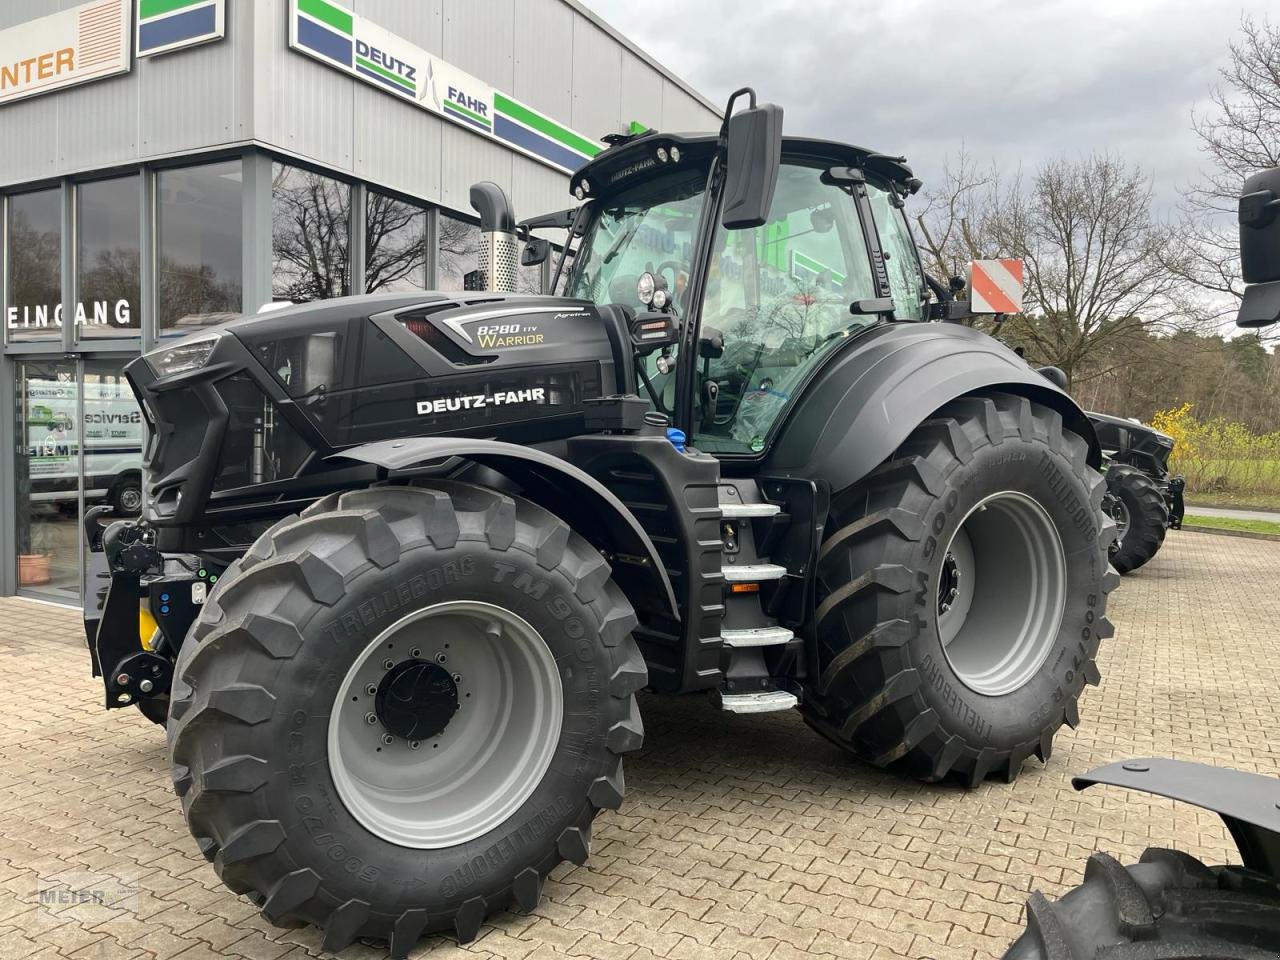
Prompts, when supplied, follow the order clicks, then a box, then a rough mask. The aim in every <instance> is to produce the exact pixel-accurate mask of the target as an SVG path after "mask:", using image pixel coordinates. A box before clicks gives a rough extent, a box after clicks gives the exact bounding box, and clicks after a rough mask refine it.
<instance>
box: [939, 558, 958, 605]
mask: <svg viewBox="0 0 1280 960" xmlns="http://www.w3.org/2000/svg"><path fill="white" fill-rule="evenodd" d="M958 596H960V567H959V565H958V564H957V563H956V555H955V554H954V553H952V552H951V551H950V550H948V551H947V555H946V556H945V557H944V558H943V560H942V572H941V574H940V575H939V577H938V613H946V612H947V611H948V610H950V609H951V605H952V604H953V603H955V602H956V598H957V597H958Z"/></svg>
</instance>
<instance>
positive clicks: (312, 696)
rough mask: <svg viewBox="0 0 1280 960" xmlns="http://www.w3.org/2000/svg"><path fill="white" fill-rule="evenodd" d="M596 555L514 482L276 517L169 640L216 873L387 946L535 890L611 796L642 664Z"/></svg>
mask: <svg viewBox="0 0 1280 960" xmlns="http://www.w3.org/2000/svg"><path fill="white" fill-rule="evenodd" d="M635 623H636V620H635V615H634V613H633V612H632V609H631V606H630V604H628V602H627V600H626V598H625V597H624V596H623V594H622V593H621V591H620V590H619V589H618V588H617V587H616V586H615V585H614V584H613V582H612V581H611V580H610V570H609V566H608V564H607V563H606V562H605V561H604V559H603V558H602V557H601V556H600V554H599V553H598V552H597V551H596V550H595V549H594V548H593V547H591V546H590V545H589V544H588V543H587V542H586V541H585V540H583V539H582V538H581V537H579V536H577V535H576V534H574V533H572V532H571V531H570V530H569V528H568V527H567V526H566V525H565V524H564V523H563V522H561V521H560V520H559V519H557V518H556V517H554V516H553V515H551V514H550V513H548V512H546V511H545V510H543V509H541V508H540V507H537V506H535V505H534V504H531V503H529V502H527V501H525V500H522V499H520V498H517V497H511V496H506V495H504V494H501V493H497V492H494V491H492V490H487V489H483V488H480V487H475V486H471V485H468V484H462V483H451V482H440V483H433V484H432V486H431V487H430V488H409V487H394V486H389V487H374V488H370V489H367V490H361V491H356V492H351V493H344V494H341V495H336V494H335V495H333V496H330V497H328V498H326V499H324V500H321V501H319V502H318V503H316V504H315V505H314V506H312V507H311V508H309V509H308V510H306V511H305V512H304V513H303V514H302V516H300V517H290V518H288V519H286V520H283V521H281V522H280V523H278V524H277V525H276V526H275V527H273V528H272V529H271V530H269V531H268V532H267V533H265V534H264V535H263V536H262V537H261V538H260V539H259V540H258V541H257V543H255V544H254V546H253V547H252V548H251V549H250V550H249V551H248V553H247V554H246V555H245V556H244V557H242V558H241V559H240V560H238V561H236V562H235V563H234V564H232V565H231V567H229V568H228V569H227V571H226V572H225V573H224V574H223V576H222V577H221V578H220V580H219V582H218V584H217V587H216V588H215V589H214V591H213V592H212V593H211V595H210V598H209V602H208V603H207V604H206V606H205V608H204V611H203V613H202V614H201V616H200V618H199V620H198V621H197V623H196V624H195V626H194V627H193V628H192V632H191V635H190V637H189V638H188V640H187V642H186V643H185V644H184V645H183V648H182V651H181V653H180V655H179V657H178V661H177V665H176V670H175V681H174V688H173V703H172V706H171V709H170V722H169V742H170V751H171V761H172V764H173V779H174V786H175V789H176V790H177V792H178V794H179V796H181V797H182V801H183V810H184V813H185V814H186V817H187V823H188V825H189V827H190V828H191V832H192V833H193V834H194V836H195V837H196V840H197V842H198V843H199V845H200V849H201V851H202V852H203V853H204V855H205V857H206V858H208V859H209V860H211V861H212V862H213V864H214V867H215V869H216V870H217V871H218V874H219V876H220V877H221V878H222V880H223V882H224V883H226V885H227V886H228V887H230V888H231V889H232V890H233V891H235V892H236V893H241V894H246V895H247V896H249V897H250V899H252V900H253V901H254V902H255V903H257V904H258V905H259V906H260V907H261V908H262V912H263V915H264V916H265V917H266V918H267V919H269V920H271V921H272V922H275V923H278V924H281V925H296V924H298V923H310V924H314V925H316V926H319V927H321V928H323V930H324V948H325V949H326V950H331V951H337V950H341V949H342V948H343V947H345V946H346V945H348V944H349V943H351V942H352V941H353V940H355V939H356V938H360V937H364V938H374V939H380V940H387V941H389V942H390V946H391V952H392V955H393V956H396V957H404V956H406V955H407V953H408V951H409V949H410V948H411V947H412V946H413V944H414V943H415V942H416V941H417V940H418V938H419V937H420V936H421V935H422V934H424V933H428V932H432V931H441V930H448V931H452V932H455V933H456V934H457V936H458V938H459V940H460V941H464V942H465V941H468V940H471V939H473V938H474V937H475V936H476V935H477V933H478V931H479V928H480V925H481V922H482V921H483V920H484V919H485V918H486V917H487V916H489V915H491V914H492V913H495V912H497V911H500V910H503V909H506V908H507V907H508V906H509V905H511V904H515V905H518V906H519V907H521V908H523V909H526V910H532V909H533V908H534V907H535V906H536V905H537V902H538V899H539V896H540V893H541V889H542V884H543V881H544V879H545V878H546V876H547V874H548V873H550V871H551V870H552V869H553V868H554V867H555V866H556V865H557V864H558V863H560V862H561V861H562V860H566V859H568V860H571V861H573V862H575V863H579V864H581V863H583V862H584V861H585V860H586V858H587V854H588V848H589V844H590V836H591V822H592V820H593V819H594V817H595V815H596V813H597V812H598V811H599V810H600V809H601V808H610V809H617V807H618V806H619V804H620V803H621V801H622V794H623V779H622V754H624V753H627V752H629V751H631V750H635V749H636V748H637V747H639V746H640V742H641V738H642V736H643V729H642V726H641V722H640V716H639V712H638V709H637V706H636V701H635V696H634V693H635V691H636V690H637V689H639V688H640V687H642V686H643V685H644V684H645V683H646V679H647V677H646V671H645V666H644V661H643V660H642V659H641V656H640V652H639V650H638V648H637V647H636V645H635V643H634V641H633V640H632V638H631V630H632V629H633V627H634V626H635Z"/></svg>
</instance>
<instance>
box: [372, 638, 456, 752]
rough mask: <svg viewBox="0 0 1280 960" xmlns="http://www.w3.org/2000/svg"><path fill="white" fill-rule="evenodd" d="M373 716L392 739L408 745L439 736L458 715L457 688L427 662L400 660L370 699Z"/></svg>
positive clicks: (435, 665)
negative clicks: (405, 741) (372, 701)
mask: <svg viewBox="0 0 1280 960" xmlns="http://www.w3.org/2000/svg"><path fill="white" fill-rule="evenodd" d="M374 712H375V714H376V715H377V717H378V719H379V720H380V721H381V722H382V725H383V727H385V728H386V730H387V732H388V733H390V734H392V735H393V736H396V737H399V738H400V739H401V740H408V741H410V742H411V743H412V742H413V741H417V740H430V739H431V738H433V737H438V736H439V735H440V734H442V733H443V732H444V730H445V728H446V727H447V726H449V721H450V720H452V719H453V715H454V714H455V713H457V712H458V685H457V683H455V682H454V679H453V676H452V674H450V673H449V671H448V670H446V669H445V668H444V667H442V666H440V665H439V664H438V663H432V662H431V661H430V660H418V659H412V658H411V659H409V660H403V661H401V662H400V663H398V664H396V665H395V666H394V667H392V668H391V669H390V670H388V671H387V673H386V676H384V677H383V678H382V682H381V683H380V684H378V692H377V694H376V695H375V697H374Z"/></svg>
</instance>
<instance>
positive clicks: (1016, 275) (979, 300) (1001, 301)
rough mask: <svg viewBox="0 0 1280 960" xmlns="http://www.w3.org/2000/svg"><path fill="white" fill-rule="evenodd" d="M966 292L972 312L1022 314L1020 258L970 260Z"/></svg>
mask: <svg viewBox="0 0 1280 960" xmlns="http://www.w3.org/2000/svg"><path fill="white" fill-rule="evenodd" d="M969 293H970V297H971V301H970V306H969V309H970V310H972V311H973V312H974V313H1021V312H1022V261H1021V260H972V261H970V262H969Z"/></svg>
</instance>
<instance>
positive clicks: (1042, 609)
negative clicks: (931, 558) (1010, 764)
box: [938, 490, 1067, 697]
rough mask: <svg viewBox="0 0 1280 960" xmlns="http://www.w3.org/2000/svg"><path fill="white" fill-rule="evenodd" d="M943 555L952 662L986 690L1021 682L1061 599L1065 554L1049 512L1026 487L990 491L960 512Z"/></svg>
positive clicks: (941, 599) (1051, 637)
mask: <svg viewBox="0 0 1280 960" xmlns="http://www.w3.org/2000/svg"><path fill="white" fill-rule="evenodd" d="M942 556H943V561H942V572H941V573H940V574H939V578H938V580H939V592H938V636H939V639H940V640H941V641H942V649H943V651H944V653H945V654H946V657H947V662H948V663H950V665H951V669H952V670H953V671H954V672H955V674H956V676H957V677H958V678H959V679H960V681H961V682H962V683H964V685H965V686H967V687H968V688H969V689H971V690H973V691H974V692H976V693H980V694H983V695H985V696H991V697H997V696H1002V695H1004V694H1008V693H1012V692H1013V691H1015V690H1017V689H1019V688H1021V687H1023V686H1025V685H1026V684H1027V683H1028V682H1029V681H1030V680H1031V678H1032V677H1034V676H1035V675H1036V673H1037V672H1038V671H1039V670H1040V667H1041V666H1042V665H1043V664H1044V662H1045V660H1046V659H1047V658H1048V656H1049V653H1050V651H1051V650H1052V649H1053V647H1054V641H1055V640H1056V639H1057V636H1058V630H1059V628H1060V627H1061V625H1062V614H1063V610H1064V609H1065V606H1066V593H1067V561H1066V554H1065V552H1064V551H1063V549H1062V540H1061V538H1060V537H1059V536H1058V530H1057V527H1056V526H1055V525H1054V523H1053V520H1052V518H1050V516H1049V514H1048V513H1047V512H1046V511H1045V509H1044V507H1042V506H1040V504H1039V503H1037V502H1036V501H1035V500H1033V499H1032V498H1031V497H1028V496H1027V495H1025V494H1022V493H1018V492H1016V491H1012V490H1005V491H1001V492H1000V493H993V494H992V495H991V496H989V497H986V498H985V499H983V500H982V501H980V502H979V503H978V504H976V505H975V506H974V507H973V509H971V510H970V511H969V512H968V513H967V514H965V517H964V519H963V520H961V521H960V525H959V526H958V527H957V528H956V531H955V533H954V534H952V537H951V540H950V542H949V543H948V544H947V549H946V550H945V551H944V552H943V555H942ZM949 573H950V574H953V575H948V574H949Z"/></svg>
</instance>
